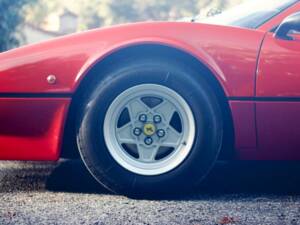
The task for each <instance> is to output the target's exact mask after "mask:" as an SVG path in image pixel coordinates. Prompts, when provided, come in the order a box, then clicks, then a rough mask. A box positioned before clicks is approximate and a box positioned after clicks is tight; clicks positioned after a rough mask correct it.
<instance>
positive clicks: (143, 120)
mask: <svg viewBox="0 0 300 225" xmlns="http://www.w3.org/2000/svg"><path fill="white" fill-rule="evenodd" d="M139 121H140V122H142V123H146V122H147V115H146V114H142V115H140V116H139Z"/></svg>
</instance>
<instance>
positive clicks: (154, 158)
mask: <svg viewBox="0 0 300 225" xmlns="http://www.w3.org/2000/svg"><path fill="white" fill-rule="evenodd" d="M146 100H147V101H146ZM150 103H151V104H150ZM126 113H127V114H128V116H126ZM124 118H125V119H124ZM126 118H127V119H126ZM174 118H175V119H174ZM195 129H196V128H195V120H194V116H193V113H192V111H191V109H190V107H189V105H188V104H187V102H186V101H185V100H184V99H183V98H182V97H181V96H180V95H179V94H178V93H176V92H175V91H173V90H172V89H170V88H167V87H165V86H162V85H157V84H142V85H138V86H134V87H132V88H129V89H127V90H125V91H124V92H122V93H121V94H120V95H119V96H117V98H116V99H115V100H114V101H113V102H112V103H111V105H110V107H109V108H108V110H107V112H106V115H105V119H104V127H103V131H104V139H105V143H106V146H107V148H108V150H109V152H110V154H111V155H112V157H113V158H114V159H115V160H116V162H117V163H118V164H119V165H121V166H122V167H123V168H125V169H127V170H129V171H131V172H133V173H136V174H140V175H148V176H150V175H160V174H163V173H166V172H169V171H171V170H173V169H174V168H176V167H177V166H179V165H180V164H181V163H182V162H183V161H184V160H185V159H186V157H187V156H188V154H189V152H190V150H191V149H192V146H193V143H194V139H195Z"/></svg>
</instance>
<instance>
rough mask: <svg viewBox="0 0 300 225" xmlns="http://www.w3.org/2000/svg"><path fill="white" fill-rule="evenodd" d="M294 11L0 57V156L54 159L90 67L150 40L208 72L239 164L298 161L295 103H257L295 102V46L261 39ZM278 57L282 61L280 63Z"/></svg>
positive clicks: (93, 38) (139, 28) (118, 33)
mask: <svg viewBox="0 0 300 225" xmlns="http://www.w3.org/2000/svg"><path fill="white" fill-rule="evenodd" d="M298 10H300V3H297V4H295V5H294V6H292V7H290V8H289V9H288V10H286V11H284V12H282V13H281V14H279V15H277V16H276V17H274V18H273V19H271V20H270V21H269V22H267V23H265V24H264V25H262V26H261V27H260V28H258V29H256V30H255V29H252V30H250V29H242V28H235V27H226V26H217V25H206V24H199V23H183V22H181V23H179V22H169V23H166V22H149V23H137V24H131V25H123V26H115V27H112V28H106V29H98V30H92V31H88V32H84V33H80V34H75V35H70V36H66V37H63V38H59V39H55V40H51V41H48V42H44V43H40V44H36V45H31V46H26V47H22V48H19V49H15V50H11V51H8V52H5V53H1V54H0V124H1V126H0V159H12V160H13V159H14V160H56V159H58V158H59V156H60V151H61V144H62V140H63V130H64V126H65V121H66V117H67V115H68V108H69V105H70V103H71V101H72V99H71V98H72V95H73V94H74V93H75V92H76V90H77V88H78V86H79V85H80V83H81V81H82V80H83V79H84V77H86V76H88V75H89V73H88V72H89V70H90V69H91V68H92V67H93V66H94V65H95V64H96V63H97V62H99V61H101V60H102V59H104V58H105V57H108V56H109V55H110V54H112V53H114V52H117V51H118V50H120V49H122V48H126V47H130V46H135V45H141V44H150V43H151V44H159V45H164V46H170V47H173V48H177V49H179V50H182V51H184V52H186V53H188V54H190V55H192V56H194V57H195V58H197V59H198V60H199V61H200V62H202V63H203V64H205V65H206V66H207V67H208V69H210V71H211V72H212V74H213V75H214V76H215V77H216V79H217V80H218V81H219V83H220V84H221V86H222V88H223V90H224V92H225V94H226V96H227V98H228V99H229V103H230V109H231V113H232V117H233V123H234V124H233V126H234V130H235V145H236V146H235V147H236V149H237V157H238V158H239V159H256V160H257V159H269V160H270V159H300V151H297V149H296V148H297V147H298V146H300V143H298V139H300V138H297V137H299V136H300V131H299V128H297V127H299V125H300V124H299V123H300V122H299V121H300V119H299V118H298V116H297V115H299V110H300V107H299V103H298V102H296V101H295V102H291V103H289V102H286V101H284V102H283V101H278V102H270V101H269V100H268V99H265V100H266V101H261V99H260V98H264V97H265V98H267V97H276V96H277V97H278V96H279V97H282V96H284V97H300V91H299V90H300V88H297V85H298V84H299V83H300V78H299V75H300V72H297V70H298V71H300V70H299V64H297V57H298V59H299V52H300V51H299V43H300V42H299V43H298V45H297V44H295V46H292V47H290V45H289V44H288V43H284V42H282V43H278V42H280V41H278V40H274V38H273V36H272V34H271V33H269V34H267V32H268V31H269V30H270V29H271V28H272V27H274V26H276V25H278V24H279V23H280V22H281V21H282V20H283V19H284V18H285V17H286V16H288V15H289V14H291V13H293V12H295V11H298ZM260 50H261V54H260ZM285 57H286V58H287V59H288V60H286V61H282V59H284V58H285ZM50 74H53V75H55V76H56V77H57V82H56V83H55V84H49V83H48V82H47V76H48V75H50ZM298 87H300V86H299V85H298ZM57 95H62V96H61V97H60V98H57ZM24 96H25V97H24ZM26 96H27V97H26ZM41 96H42V97H43V98H42V97H41ZM270 112H272V116H270V115H269V114H270ZM294 120H296V121H294ZM293 121H294V122H293ZM288 129H290V130H288ZM275 130H276V131H275ZM273 138H276V141H272V139H273ZM287 141H288V142H287ZM285 144H288V145H289V146H291V147H290V148H288V150H287V152H285V151H284V150H282V149H281V148H280V146H281V147H282V145H285ZM275 145H277V146H275ZM273 148H274V150H273Z"/></svg>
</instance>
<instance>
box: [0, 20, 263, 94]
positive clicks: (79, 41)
mask: <svg viewBox="0 0 300 225" xmlns="http://www.w3.org/2000/svg"><path fill="white" fill-rule="evenodd" d="M263 36H264V33H263V32H261V31H256V30H247V29H240V28H233V27H224V26H215V25H205V24H199V23H175V22H170V23H159V22H157V23H153V22H151V23H138V24H132V25H124V26H116V27H113V28H108V29H99V30H93V31H89V32H85V33H81V34H76V35H71V36H67V37H64V38H60V39H56V40H52V41H48V42H45V43H42V44H37V45H32V46H27V47H23V48H19V49H16V50H12V51H9V52H6V53H2V54H0V93H1V92H2V93H3V92H6V93H7V92H10V93H11V92H14V93H18V92H22V93H49V92H51V93H55V92H64V93H72V92H74V91H75V90H76V87H77V86H78V84H79V81H80V80H81V79H82V78H83V76H85V75H86V72H87V70H88V69H89V68H90V67H91V66H93V64H94V63H95V62H97V61H98V60H100V59H102V58H103V57H105V56H107V55H109V54H110V53H112V52H114V51H117V50H118V49H119V48H123V47H127V46H130V45H138V44H144V43H158V44H163V45H168V46H172V47H175V48H178V49H182V50H183V51H186V52H188V53H190V54H192V55H194V56H195V57H196V58H198V59H199V60H201V61H202V62H203V63H204V64H206V65H207V66H208V67H209V68H210V70H211V71H212V72H213V73H214V74H215V76H216V77H217V79H218V80H219V81H220V83H221V84H222V85H223V87H224V90H225V92H226V93H227V94H228V95H229V96H253V92H254V76H255V65H256V57H257V52H258V49H259V46H260V43H261V41H262V39H263ZM49 74H54V75H56V76H57V78H58V82H57V84H56V85H52V86H51V85H48V83H47V82H46V77H47V76H48V75H49Z"/></svg>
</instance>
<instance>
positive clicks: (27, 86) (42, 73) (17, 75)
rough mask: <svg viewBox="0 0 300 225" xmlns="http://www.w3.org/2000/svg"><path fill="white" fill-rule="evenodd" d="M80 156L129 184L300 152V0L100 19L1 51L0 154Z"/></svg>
mask: <svg viewBox="0 0 300 225" xmlns="http://www.w3.org/2000/svg"><path fill="white" fill-rule="evenodd" d="M76 154H78V157H79V155H80V157H81V159H82V161H83V162H84V164H85V165H86V167H87V169H88V170H89V172H90V173H91V174H92V175H93V176H94V178H95V179H96V180H97V181H98V182H99V183H101V184H102V185H103V186H105V187H106V188H108V189H110V190H111V191H113V192H117V193H122V194H139V193H143V194H147V193H158V192H163V193H168V192H173V191H183V190H189V189H191V188H194V187H196V186H197V185H198V184H199V183H200V182H201V181H202V180H203V178H204V177H205V176H206V175H207V174H208V173H209V171H210V169H211V168H212V167H213V165H214V163H215V162H216V161H217V160H218V159H221V160H300V1H298V0H266V1H260V0H249V1H246V2H245V3H242V4H241V5H238V6H237V7H235V8H232V9H229V10H227V11H224V12H223V13H221V14H217V15H214V16H212V17H208V18H206V19H203V20H200V19H197V17H196V18H194V19H190V20H189V21H186V20H185V21H176V22H145V23H135V24H127V25H121V26H114V27H110V28H103V29H95V30H91V31H87V32H83V33H78V34H74V35H69V36H65V37H61V38H57V39H54V40H50V41H46V42H42V43H39V44H35V45H29V46H25V47H21V48H18V49H14V50H10V51H7V52H3V53H1V54H0V159H1V160H41V161H55V160H58V159H59V158H60V157H64V158H68V157H73V156H75V157H76Z"/></svg>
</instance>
